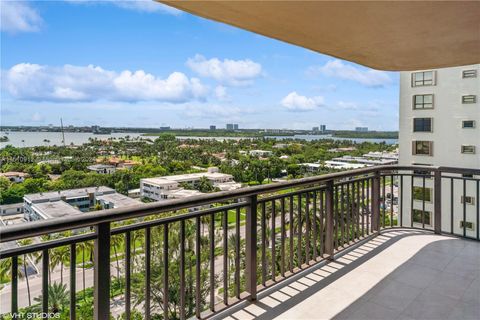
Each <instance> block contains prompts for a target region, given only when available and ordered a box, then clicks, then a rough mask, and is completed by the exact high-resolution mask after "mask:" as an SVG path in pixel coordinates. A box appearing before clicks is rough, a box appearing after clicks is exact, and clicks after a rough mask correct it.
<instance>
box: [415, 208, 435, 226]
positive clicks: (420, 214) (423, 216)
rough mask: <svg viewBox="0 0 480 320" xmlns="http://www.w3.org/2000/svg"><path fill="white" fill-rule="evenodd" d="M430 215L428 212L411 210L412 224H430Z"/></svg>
mask: <svg viewBox="0 0 480 320" xmlns="http://www.w3.org/2000/svg"><path fill="white" fill-rule="evenodd" d="M431 217H432V213H431V212H430V211H423V210H418V209H413V217H412V218H413V222H415V223H422V224H423V223H425V224H426V225H429V226H430V225H431V224H432V220H431Z"/></svg>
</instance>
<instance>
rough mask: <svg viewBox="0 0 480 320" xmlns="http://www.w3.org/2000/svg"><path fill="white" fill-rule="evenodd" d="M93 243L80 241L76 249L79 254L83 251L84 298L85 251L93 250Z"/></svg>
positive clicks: (83, 277)
mask: <svg viewBox="0 0 480 320" xmlns="http://www.w3.org/2000/svg"><path fill="white" fill-rule="evenodd" d="M92 247H93V246H92V243H91V242H89V241H83V242H79V243H77V245H76V249H77V254H78V253H80V252H81V253H82V275H83V276H82V279H83V299H85V298H86V296H85V252H86V251H88V250H90V251H91V250H92Z"/></svg>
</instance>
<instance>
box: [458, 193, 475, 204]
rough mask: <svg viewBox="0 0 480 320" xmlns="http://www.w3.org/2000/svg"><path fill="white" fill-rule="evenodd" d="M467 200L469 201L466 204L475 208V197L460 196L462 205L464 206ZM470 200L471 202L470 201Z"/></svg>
mask: <svg viewBox="0 0 480 320" xmlns="http://www.w3.org/2000/svg"><path fill="white" fill-rule="evenodd" d="M465 199H466V200H467V201H466V204H468V205H471V206H474V205H475V197H474V196H465V197H464V196H463V195H462V196H460V203H461V204H463V202H464V201H465ZM468 200H470V201H468Z"/></svg>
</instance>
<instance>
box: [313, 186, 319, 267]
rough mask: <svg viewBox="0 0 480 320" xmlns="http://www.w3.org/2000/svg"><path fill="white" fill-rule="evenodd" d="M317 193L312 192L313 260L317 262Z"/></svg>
mask: <svg viewBox="0 0 480 320" xmlns="http://www.w3.org/2000/svg"><path fill="white" fill-rule="evenodd" d="M317 239H318V237H317V191H313V259H314V260H317V248H318V246H317Z"/></svg>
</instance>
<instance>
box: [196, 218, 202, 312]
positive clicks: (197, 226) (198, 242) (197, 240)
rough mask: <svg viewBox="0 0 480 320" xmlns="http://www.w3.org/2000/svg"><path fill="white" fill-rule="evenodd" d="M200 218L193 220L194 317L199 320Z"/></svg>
mask: <svg viewBox="0 0 480 320" xmlns="http://www.w3.org/2000/svg"><path fill="white" fill-rule="evenodd" d="M200 224H201V220H200V216H197V217H196V218H195V227H196V228H195V229H196V230H195V316H196V317H197V319H200V314H201V309H202V308H201V305H200V303H201V301H202V296H201V292H200V284H201V279H200V271H201V270H200V267H201V266H200V257H201V254H202V252H201V247H200V245H201V239H200Z"/></svg>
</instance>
